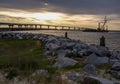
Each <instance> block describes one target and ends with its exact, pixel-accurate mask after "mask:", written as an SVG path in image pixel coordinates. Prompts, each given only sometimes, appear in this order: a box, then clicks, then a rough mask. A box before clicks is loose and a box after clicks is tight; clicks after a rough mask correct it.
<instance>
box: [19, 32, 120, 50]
mask: <svg viewBox="0 0 120 84" xmlns="http://www.w3.org/2000/svg"><path fill="white" fill-rule="evenodd" d="M18 32H29V33H42V34H51V35H56V36H64V33H65V32H66V31H63V30H35V31H18ZM67 32H68V37H69V38H71V39H77V40H81V41H83V42H85V43H87V44H97V45H99V38H100V37H101V36H105V38H106V46H107V47H109V49H110V50H117V51H120V38H119V36H120V32H109V33H106V32H82V31H67Z"/></svg>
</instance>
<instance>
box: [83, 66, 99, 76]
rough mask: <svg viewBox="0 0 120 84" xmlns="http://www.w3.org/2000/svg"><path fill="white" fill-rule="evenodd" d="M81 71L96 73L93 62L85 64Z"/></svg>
mask: <svg viewBox="0 0 120 84" xmlns="http://www.w3.org/2000/svg"><path fill="white" fill-rule="evenodd" d="M83 71H85V72H88V73H90V74H93V75H97V70H96V67H95V66H94V65H93V64H87V65H86V66H85V67H84V68H83Z"/></svg>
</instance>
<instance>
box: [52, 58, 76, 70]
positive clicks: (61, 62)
mask: <svg viewBox="0 0 120 84" xmlns="http://www.w3.org/2000/svg"><path fill="white" fill-rule="evenodd" d="M76 63H78V62H77V61H76V60H73V59H71V58H68V57H58V58H57V60H56V63H55V64H54V65H53V66H54V67H57V68H63V67H67V66H74V65H75V64H76Z"/></svg>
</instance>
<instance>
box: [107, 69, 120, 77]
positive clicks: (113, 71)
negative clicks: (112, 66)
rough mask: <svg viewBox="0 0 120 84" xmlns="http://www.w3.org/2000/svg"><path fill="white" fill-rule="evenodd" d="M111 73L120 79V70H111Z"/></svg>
mask: <svg viewBox="0 0 120 84" xmlns="http://www.w3.org/2000/svg"><path fill="white" fill-rule="evenodd" d="M109 73H110V74H111V75H112V77H114V78H116V79H120V71H115V70H110V71H109Z"/></svg>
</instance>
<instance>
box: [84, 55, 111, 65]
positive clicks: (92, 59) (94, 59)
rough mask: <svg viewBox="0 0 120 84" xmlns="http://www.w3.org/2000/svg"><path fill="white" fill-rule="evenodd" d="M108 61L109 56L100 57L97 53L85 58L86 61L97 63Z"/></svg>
mask: <svg viewBox="0 0 120 84" xmlns="http://www.w3.org/2000/svg"><path fill="white" fill-rule="evenodd" d="M108 61H109V58H108V57H98V56H97V55H96V54H91V55H90V56H88V57H87V58H86V59H85V63H87V64H95V65H101V64H107V63H108Z"/></svg>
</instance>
